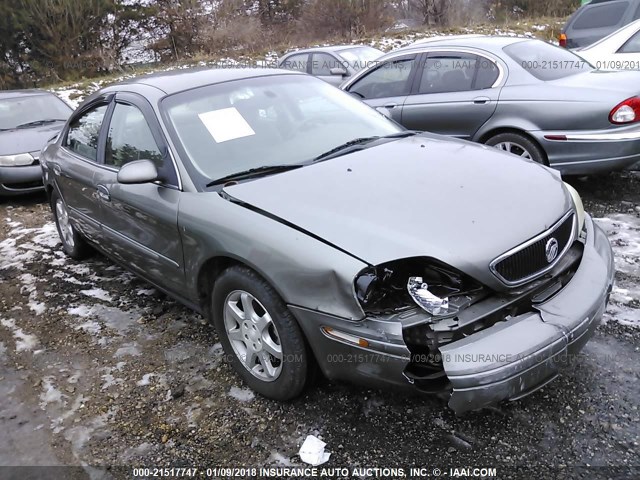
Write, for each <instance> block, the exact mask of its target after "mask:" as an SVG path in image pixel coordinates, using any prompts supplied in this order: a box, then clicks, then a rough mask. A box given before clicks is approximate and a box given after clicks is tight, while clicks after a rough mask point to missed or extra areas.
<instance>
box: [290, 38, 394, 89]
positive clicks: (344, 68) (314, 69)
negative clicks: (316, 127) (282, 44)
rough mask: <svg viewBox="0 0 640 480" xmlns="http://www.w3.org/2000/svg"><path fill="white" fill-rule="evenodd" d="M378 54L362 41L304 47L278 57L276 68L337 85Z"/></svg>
mask: <svg viewBox="0 0 640 480" xmlns="http://www.w3.org/2000/svg"><path fill="white" fill-rule="evenodd" d="M382 55H383V52H382V51H380V50H378V49H376V48H373V47H369V46H366V45H335V46H331V47H317V48H308V49H305V50H297V51H295V52H291V53H288V54H286V55H285V56H283V57H282V58H281V59H280V60H279V61H278V68H284V69H286V70H296V71H298V72H303V73H308V74H310V75H313V76H314V77H318V78H319V79H320V80H324V81H325V82H327V83H330V84H331V85H335V86H336V87H337V86H338V85H340V84H341V83H342V82H344V81H345V80H347V79H349V78H351V77H352V76H353V75H355V74H356V73H357V72H359V71H360V70H362V69H363V68H366V67H368V66H369V65H371V63H373V62H375V61H376V59H378V58H379V57H381V56H382Z"/></svg>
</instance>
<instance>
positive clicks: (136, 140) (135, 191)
mask: <svg viewBox="0 0 640 480" xmlns="http://www.w3.org/2000/svg"><path fill="white" fill-rule="evenodd" d="M107 122H108V123H107V126H108V127H107V129H106V131H105V133H104V137H105V142H104V156H103V165H102V166H101V167H102V168H100V169H99V171H98V172H97V173H96V176H95V178H94V182H95V184H96V186H97V189H98V191H99V193H100V199H101V213H100V221H101V224H102V229H103V232H104V237H105V241H104V242H103V243H102V246H103V248H104V249H105V250H106V251H107V253H108V254H110V255H112V256H114V257H115V258H116V259H118V260H120V261H121V262H124V263H125V264H127V265H128V266H129V267H131V268H132V269H134V270H136V271H137V272H139V273H140V274H141V275H142V276H143V277H146V278H148V279H149V280H150V281H152V282H154V283H156V284H158V285H162V286H164V287H168V288H169V289H170V290H172V291H173V292H175V293H177V294H179V295H182V294H184V289H185V282H184V270H183V254H182V242H181V238H180V234H179V231H178V204H179V201H180V183H179V180H178V176H177V172H176V169H175V166H174V163H173V160H172V157H171V154H170V152H169V149H168V147H167V145H166V142H165V141H164V137H163V136H162V133H161V130H160V126H159V124H158V121H157V118H156V116H155V113H154V112H153V109H152V108H151V106H150V105H149V104H148V103H147V102H146V100H144V99H143V98H142V97H139V96H137V95H134V94H128V93H118V95H117V97H116V100H115V102H114V106H113V109H112V112H111V114H110V118H108V119H107ZM143 159H144V160H151V161H153V162H154V163H155V165H156V168H157V169H158V172H159V174H160V178H161V180H160V181H157V182H154V183H146V184H140V185H124V184H120V183H118V180H117V176H118V171H119V170H120V168H122V166H123V165H125V164H126V163H128V162H132V161H135V160H143Z"/></svg>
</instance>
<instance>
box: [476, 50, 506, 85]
mask: <svg viewBox="0 0 640 480" xmlns="http://www.w3.org/2000/svg"><path fill="white" fill-rule="evenodd" d="M499 76H500V70H499V69H498V66H497V65H496V64H495V63H493V62H492V61H491V60H489V59H487V58H484V57H478V72H477V73H476V82H475V83H474V85H473V89H474V90H484V89H485V88H491V87H493V84H494V83H496V80H498V77H499Z"/></svg>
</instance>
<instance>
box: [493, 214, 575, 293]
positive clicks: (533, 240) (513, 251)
mask: <svg viewBox="0 0 640 480" xmlns="http://www.w3.org/2000/svg"><path fill="white" fill-rule="evenodd" d="M571 216H573V221H572V225H571V236H570V237H569V241H568V242H567V244H566V245H565V246H564V248H563V249H562V251H561V252H560V253H559V254H558V256H557V257H556V259H555V260H554V261H553V262H551V263H550V264H549V265H547V266H546V267H545V268H543V269H542V270H539V271H537V272H536V273H534V274H532V275H529V276H528V277H525V278H522V279H520V280H518V281H516V282H511V281H509V280H507V279H506V278H504V277H503V276H502V275H500V273H498V271H497V270H496V265H497V264H498V263H500V262H501V261H503V260H505V259H506V258H509V257H510V256H512V255H514V254H516V253H518V252H520V251H522V250H524V249H525V248H527V247H529V246H531V245H533V244H534V243H536V242H537V241H539V240H541V239H543V238H544V237H546V236H548V235H551V234H552V233H553V232H555V231H556V230H557V229H558V227H560V225H562V223H563V222H564V221H565V220H567V219H568V218H569V217H571ZM577 218H578V216H577V215H576V211H575V210H574V209H573V208H572V209H571V210H569V211H568V212H567V213H565V214H564V215H563V216H562V217H561V218H560V220H558V221H557V222H556V223H554V224H553V225H552V226H551V227H550V228H548V229H547V230H545V231H544V232H542V233H540V234H538V235H536V236H535V237H533V238H531V239H529V240H527V241H526V242H524V243H523V244H521V245H518V246H517V247H514V248H512V249H511V250H508V251H506V252H505V253H503V254H502V255H499V256H498V257H496V258H495V259H494V260H492V261H491V263H490V264H489V269H490V270H491V273H493V274H494V275H495V276H496V277H497V278H498V280H500V281H501V282H502V283H504V284H505V285H507V286H509V287H518V286H520V285H524V284H525V283H527V282H530V281H531V280H535V279H536V278H538V277H541V276H542V275H544V274H545V273H547V272H548V271H550V270H552V269H553V267H555V266H556V264H557V263H558V262H559V261H560V259H561V258H562V257H564V254H565V253H567V251H568V250H569V249H570V248H571V245H573V242H574V241H575V239H576V234H577Z"/></svg>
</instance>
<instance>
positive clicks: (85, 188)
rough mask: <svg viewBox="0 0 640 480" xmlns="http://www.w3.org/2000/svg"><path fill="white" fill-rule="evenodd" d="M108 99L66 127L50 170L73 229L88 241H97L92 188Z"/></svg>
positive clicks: (96, 212)
mask: <svg viewBox="0 0 640 480" xmlns="http://www.w3.org/2000/svg"><path fill="white" fill-rule="evenodd" d="M109 102H110V97H109V98H107V97H105V98H101V99H98V100H97V101H96V102H94V103H92V104H91V105H88V106H86V107H84V108H83V109H82V110H81V111H79V112H77V113H76V114H75V115H74V117H73V118H72V119H71V121H70V123H69V128H68V129H67V131H66V133H65V134H64V135H65V136H64V138H63V139H62V143H61V145H60V148H59V149H58V151H57V155H56V156H55V159H54V160H52V161H51V162H49V168H50V170H51V172H52V173H53V176H54V181H55V184H56V186H57V187H58V190H59V191H60V194H61V197H62V199H63V200H64V202H65V204H66V205H67V210H68V212H69V217H70V218H71V221H72V223H73V225H74V226H75V227H76V229H77V230H78V231H79V232H81V233H82V234H83V235H84V236H86V237H87V238H88V239H89V240H92V241H98V240H99V238H100V234H101V230H100V223H99V220H98V218H99V216H100V201H99V198H98V192H97V189H96V187H95V184H94V176H95V173H96V171H97V170H98V166H97V165H98V162H99V152H100V148H101V146H102V145H101V141H100V140H101V136H100V133H101V130H102V128H103V123H104V118H105V116H106V114H107V111H108V109H109Z"/></svg>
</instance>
